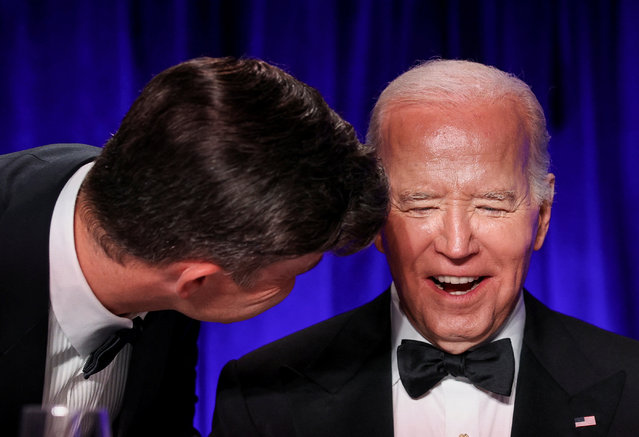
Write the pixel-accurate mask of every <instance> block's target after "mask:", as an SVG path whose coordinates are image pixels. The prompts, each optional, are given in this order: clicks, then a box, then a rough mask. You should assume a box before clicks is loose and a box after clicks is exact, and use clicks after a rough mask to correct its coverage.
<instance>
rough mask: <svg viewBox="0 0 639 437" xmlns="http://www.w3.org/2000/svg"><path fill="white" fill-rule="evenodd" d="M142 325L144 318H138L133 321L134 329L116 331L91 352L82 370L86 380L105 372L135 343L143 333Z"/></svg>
mask: <svg viewBox="0 0 639 437" xmlns="http://www.w3.org/2000/svg"><path fill="white" fill-rule="evenodd" d="M142 323H143V320H142V318H141V317H136V318H135V319H133V328H124V329H120V330H118V331H116V332H115V334H112V335H111V336H110V337H109V338H107V339H106V340H105V341H104V343H102V344H101V345H100V346H99V347H98V348H97V349H96V350H94V351H93V352H91V355H89V359H88V360H87V362H86V364H85V365H84V367H83V368H82V373H83V374H84V379H89V376H91V375H94V374H96V373H98V372H99V371H101V370H103V369H104V368H105V367H106V366H108V365H109V364H111V361H113V359H114V358H115V356H116V355H117V354H118V353H119V352H120V351H121V350H122V348H123V347H124V346H126V345H127V343H133V342H134V341H135V340H136V339H137V338H138V337H139V336H140V334H141V333H142Z"/></svg>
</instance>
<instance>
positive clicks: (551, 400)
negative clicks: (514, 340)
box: [512, 292, 625, 437]
mask: <svg viewBox="0 0 639 437" xmlns="http://www.w3.org/2000/svg"><path fill="white" fill-rule="evenodd" d="M525 302H526V327H525V330H524V344H523V347H522V353H521V361H520V370H519V377H518V381H517V394H516V396H517V397H516V400H515V412H514V417H513V431H512V436H513V437H524V436H530V437H532V436H539V435H561V436H605V435H607V432H608V429H609V428H610V424H611V423H612V419H613V417H614V414H615V410H616V406H617V404H618V401H619V398H620V396H621V392H622V389H623V385H624V382H625V373H624V372H615V373H611V374H605V373H603V374H602V373H600V372H599V371H598V370H597V369H596V368H595V367H594V365H593V364H591V360H590V358H589V357H588V356H586V355H584V353H583V352H582V350H581V349H580V348H579V347H578V343H577V341H575V339H574V338H573V336H572V335H571V334H570V332H569V331H568V330H567V329H566V328H565V326H564V325H563V324H562V323H561V321H560V320H559V318H558V317H557V316H556V315H555V313H553V312H552V311H550V310H549V309H548V308H546V307H545V306H544V305H543V304H541V303H540V302H539V301H537V300H536V299H535V298H533V297H532V296H531V295H530V294H528V293H527V292H526V293H525ZM589 417H594V420H595V422H596V424H594V425H588V426H580V427H577V426H576V425H575V419H578V418H589ZM588 422H589V420H586V419H584V424H585V425H587V424H588Z"/></svg>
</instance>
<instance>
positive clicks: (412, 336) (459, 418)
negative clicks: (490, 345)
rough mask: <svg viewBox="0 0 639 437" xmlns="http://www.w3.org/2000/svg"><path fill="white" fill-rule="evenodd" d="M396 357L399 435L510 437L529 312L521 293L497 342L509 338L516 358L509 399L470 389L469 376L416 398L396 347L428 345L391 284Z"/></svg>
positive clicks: (453, 379)
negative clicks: (405, 383) (401, 372)
mask: <svg viewBox="0 0 639 437" xmlns="http://www.w3.org/2000/svg"><path fill="white" fill-rule="evenodd" d="M391 296H392V304H391V330H392V346H393V349H392V350H393V354H392V358H391V363H392V378H393V379H392V383H393V420H394V427H395V435H396V436H397V437H417V436H419V437H460V436H464V437H466V436H467V437H508V436H510V430H511V427H512V419H513V411H514V404H515V391H516V381H517V374H518V372H519V356H520V353H521V344H522V339H523V334H524V324H525V321H526V312H525V308H524V301H523V296H522V294H521V293H520V296H519V300H518V302H517V304H516V306H515V310H514V311H513V313H512V314H511V315H510V317H509V318H508V319H507V320H506V322H505V323H504V326H503V327H502V328H501V329H500V331H499V332H498V333H497V335H496V337H495V338H494V340H499V339H502V338H510V341H511V343H512V347H513V352H514V356H515V380H514V381H515V382H514V383H513V390H512V393H511V395H510V396H500V395H497V394H494V393H491V392H488V391H485V390H482V389H479V388H477V387H475V386H474V385H472V384H471V383H470V382H469V381H468V379H467V378H465V377H453V376H451V375H448V376H446V377H445V378H444V379H442V380H441V381H440V382H439V383H437V384H436V385H435V386H434V387H433V388H432V389H431V390H430V391H428V392H427V393H425V394H424V395H423V396H421V397H420V398H418V399H412V398H411V397H410V396H409V395H408V393H406V390H405V389H404V386H403V385H402V382H401V380H400V378H399V371H398V368H397V347H398V346H399V345H400V344H401V342H402V340H403V339H409V340H418V341H423V342H426V343H429V344H430V342H429V341H428V340H426V339H425V338H424V337H422V336H421V335H420V334H419V333H418V332H417V330H416V329H415V328H414V327H413V326H412V325H411V323H410V322H409V320H408V318H407V317H406V315H405V314H404V312H403V311H402V310H401V308H400V306H399V298H398V296H397V290H396V288H395V284H393V285H392V286H391Z"/></svg>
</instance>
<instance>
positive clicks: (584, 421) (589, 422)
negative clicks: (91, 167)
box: [575, 416, 597, 428]
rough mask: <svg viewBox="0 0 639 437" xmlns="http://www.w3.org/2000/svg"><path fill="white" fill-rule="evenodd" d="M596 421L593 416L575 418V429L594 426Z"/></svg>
mask: <svg viewBox="0 0 639 437" xmlns="http://www.w3.org/2000/svg"><path fill="white" fill-rule="evenodd" d="M596 424H597V421H596V420H595V416H585V417H575V428H581V427H583V426H595V425H596Z"/></svg>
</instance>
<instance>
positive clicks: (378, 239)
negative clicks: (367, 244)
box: [375, 231, 385, 253]
mask: <svg viewBox="0 0 639 437" xmlns="http://www.w3.org/2000/svg"><path fill="white" fill-rule="evenodd" d="M383 232H384V231H379V232H378V233H377V235H376V236H375V247H376V248H377V250H379V251H380V252H381V253H385V252H384V237H383V236H382V233H383Z"/></svg>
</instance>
